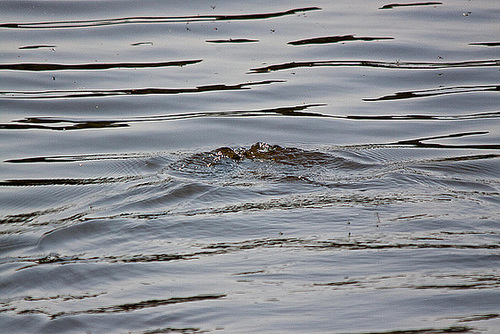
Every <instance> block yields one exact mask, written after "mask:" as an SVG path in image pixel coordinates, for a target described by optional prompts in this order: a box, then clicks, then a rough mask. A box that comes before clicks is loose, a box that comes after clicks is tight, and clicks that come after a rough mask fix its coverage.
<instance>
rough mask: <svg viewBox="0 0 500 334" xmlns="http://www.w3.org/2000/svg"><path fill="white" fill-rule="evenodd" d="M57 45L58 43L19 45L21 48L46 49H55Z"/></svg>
mask: <svg viewBox="0 0 500 334" xmlns="http://www.w3.org/2000/svg"><path fill="white" fill-rule="evenodd" d="M56 47H57V46H56V45H45V44H42V45H26V46H20V47H18V49H19V50H33V49H45V48H48V49H54V48H56Z"/></svg>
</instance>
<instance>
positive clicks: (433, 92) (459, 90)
mask: <svg viewBox="0 0 500 334" xmlns="http://www.w3.org/2000/svg"><path fill="white" fill-rule="evenodd" d="M474 92H500V85H483V86H455V87H443V88H435V89H425V90H414V91H406V92H396V93H394V94H392V95H385V96H382V97H377V98H365V99H363V101H370V102H371V101H384V100H403V99H412V98H417V97H432V96H440V95H450V94H463V93H474Z"/></svg>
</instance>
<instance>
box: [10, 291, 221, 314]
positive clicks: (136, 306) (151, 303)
mask: <svg viewBox="0 0 500 334" xmlns="http://www.w3.org/2000/svg"><path fill="white" fill-rule="evenodd" d="M226 296H227V295H226V294H205V295H197V296H191V297H173V298H168V299H151V300H144V301H140V302H137V303H128V304H120V305H112V306H106V307H99V308H95V309H88V310H82V311H69V312H64V311H63V312H59V313H54V314H51V313H48V312H47V311H43V310H39V309H30V310H22V311H19V312H18V314H37V313H41V314H46V315H48V316H49V317H50V319H51V320H54V319H56V318H59V317H62V316H74V315H80V314H102V313H123V312H132V311H136V310H141V309H144V308H151V307H158V306H165V305H173V304H180V303H188V302H197V301H205V300H216V299H221V298H224V297H226Z"/></svg>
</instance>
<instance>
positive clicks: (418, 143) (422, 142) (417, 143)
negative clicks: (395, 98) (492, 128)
mask: <svg viewBox="0 0 500 334" xmlns="http://www.w3.org/2000/svg"><path fill="white" fill-rule="evenodd" d="M488 133H489V132H488V131H473V132H461V133H453V134H448V135H443V136H432V137H423V138H417V139H408V140H400V141H397V142H396V143H392V144H386V145H410V146H414V147H419V148H466V149H469V148H470V149H497V150H498V149H500V144H478V145H468V144H463V145H447V144H437V143H426V141H429V140H435V139H449V138H460V137H466V136H476V135H485V134H488Z"/></svg>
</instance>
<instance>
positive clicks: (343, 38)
mask: <svg viewBox="0 0 500 334" xmlns="http://www.w3.org/2000/svg"><path fill="white" fill-rule="evenodd" d="M386 39H394V37H354V35H342V36H330V37H316V38H308V39H301V40H298V41H292V42H288V44H290V45H308V44H332V43H340V42H347V41H379V40H386Z"/></svg>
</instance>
